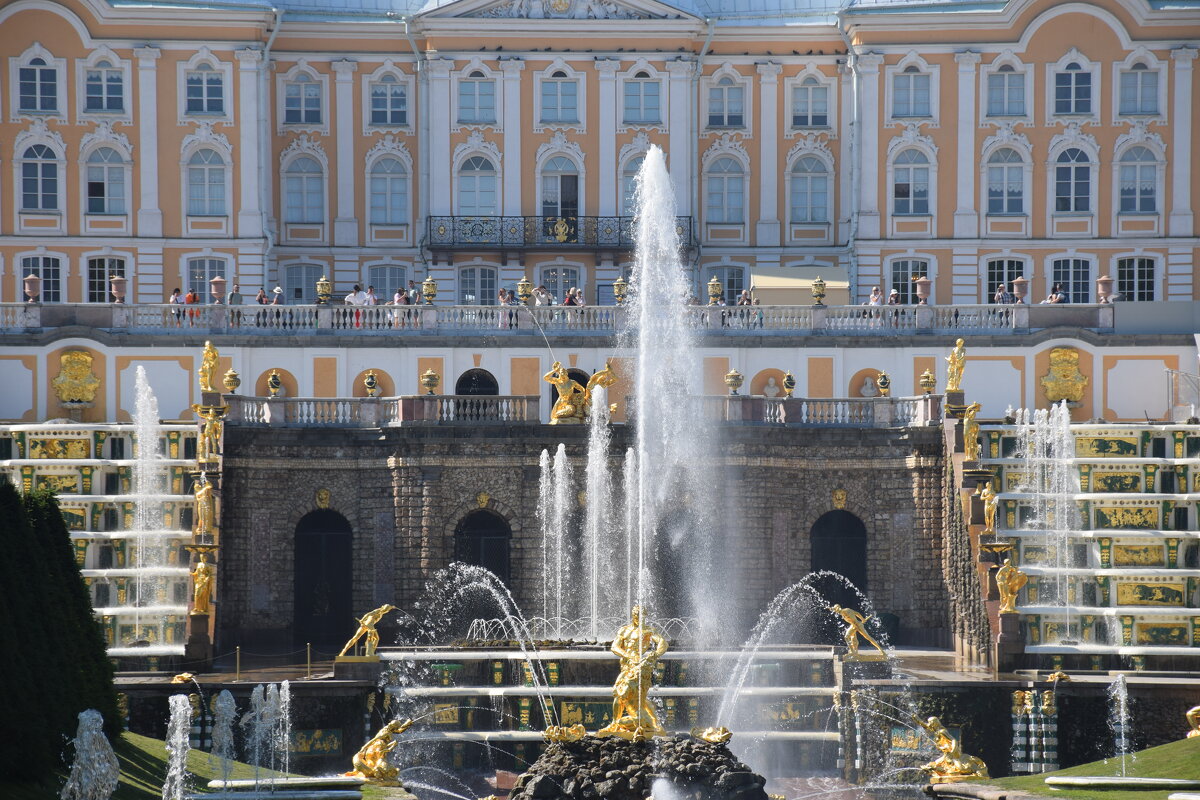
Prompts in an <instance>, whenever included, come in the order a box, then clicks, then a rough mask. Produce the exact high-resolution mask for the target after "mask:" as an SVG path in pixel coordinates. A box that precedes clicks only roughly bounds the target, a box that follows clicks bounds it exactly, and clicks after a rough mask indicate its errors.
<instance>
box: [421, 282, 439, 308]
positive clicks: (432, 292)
mask: <svg viewBox="0 0 1200 800" xmlns="http://www.w3.org/2000/svg"><path fill="white" fill-rule="evenodd" d="M421 296H422V297H424V298H425V305H427V306H431V305H433V301H434V299H436V298H437V281H435V280H434V279H433V278H431V277H429V276H428V275H426V276H425V280H423V281H421Z"/></svg>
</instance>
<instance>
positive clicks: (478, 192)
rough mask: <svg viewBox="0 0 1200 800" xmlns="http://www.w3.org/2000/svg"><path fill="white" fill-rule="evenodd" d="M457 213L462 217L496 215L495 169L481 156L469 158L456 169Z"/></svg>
mask: <svg viewBox="0 0 1200 800" xmlns="http://www.w3.org/2000/svg"><path fill="white" fill-rule="evenodd" d="M458 213H459V215H460V216H463V217H492V216H495V215H496V168H495V167H494V166H492V162H491V161H488V160H487V159H486V158H484V157H483V156H471V157H470V158H468V159H467V160H466V161H465V162H464V163H463V165H462V166H461V167H459V169H458Z"/></svg>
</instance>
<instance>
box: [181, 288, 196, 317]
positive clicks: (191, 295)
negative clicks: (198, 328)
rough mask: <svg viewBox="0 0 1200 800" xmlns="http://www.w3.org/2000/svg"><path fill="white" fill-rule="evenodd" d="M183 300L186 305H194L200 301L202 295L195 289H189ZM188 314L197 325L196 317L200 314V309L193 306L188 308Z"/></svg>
mask: <svg viewBox="0 0 1200 800" xmlns="http://www.w3.org/2000/svg"><path fill="white" fill-rule="evenodd" d="M183 302H184V305H189V306H194V305H196V304H197V303H199V302H200V295H198V294H196V290H195V289H188V293H187V294H186V295H185V296H184V298H183ZM187 315H188V319H190V320H191V324H192V325H195V324H196V317H198V316H200V311H199V309H195V308H192V309H189V310H188V312H187Z"/></svg>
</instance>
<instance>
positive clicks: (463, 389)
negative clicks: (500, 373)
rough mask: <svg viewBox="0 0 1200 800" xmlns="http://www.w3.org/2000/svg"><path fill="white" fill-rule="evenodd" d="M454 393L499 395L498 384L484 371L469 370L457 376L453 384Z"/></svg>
mask: <svg viewBox="0 0 1200 800" xmlns="http://www.w3.org/2000/svg"><path fill="white" fill-rule="evenodd" d="M454 393H455V394H468V395H470V394H474V395H480V394H485V395H497V394H500V384H498V383H496V378H495V376H494V375H492V373H490V372H488V371H487V370H486V369H469V370H467V371H466V372H464V373H463V374H462V375H460V376H459V378H458V381H457V382H456V383H455V384H454Z"/></svg>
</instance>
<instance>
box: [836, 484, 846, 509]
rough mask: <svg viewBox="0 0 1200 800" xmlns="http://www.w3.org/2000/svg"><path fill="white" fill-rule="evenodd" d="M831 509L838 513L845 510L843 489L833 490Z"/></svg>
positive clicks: (844, 491)
mask: <svg viewBox="0 0 1200 800" xmlns="http://www.w3.org/2000/svg"><path fill="white" fill-rule="evenodd" d="M833 507H834V508H835V509H837V510H838V511H843V510H845V508H846V490H845V489H834V490H833Z"/></svg>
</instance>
